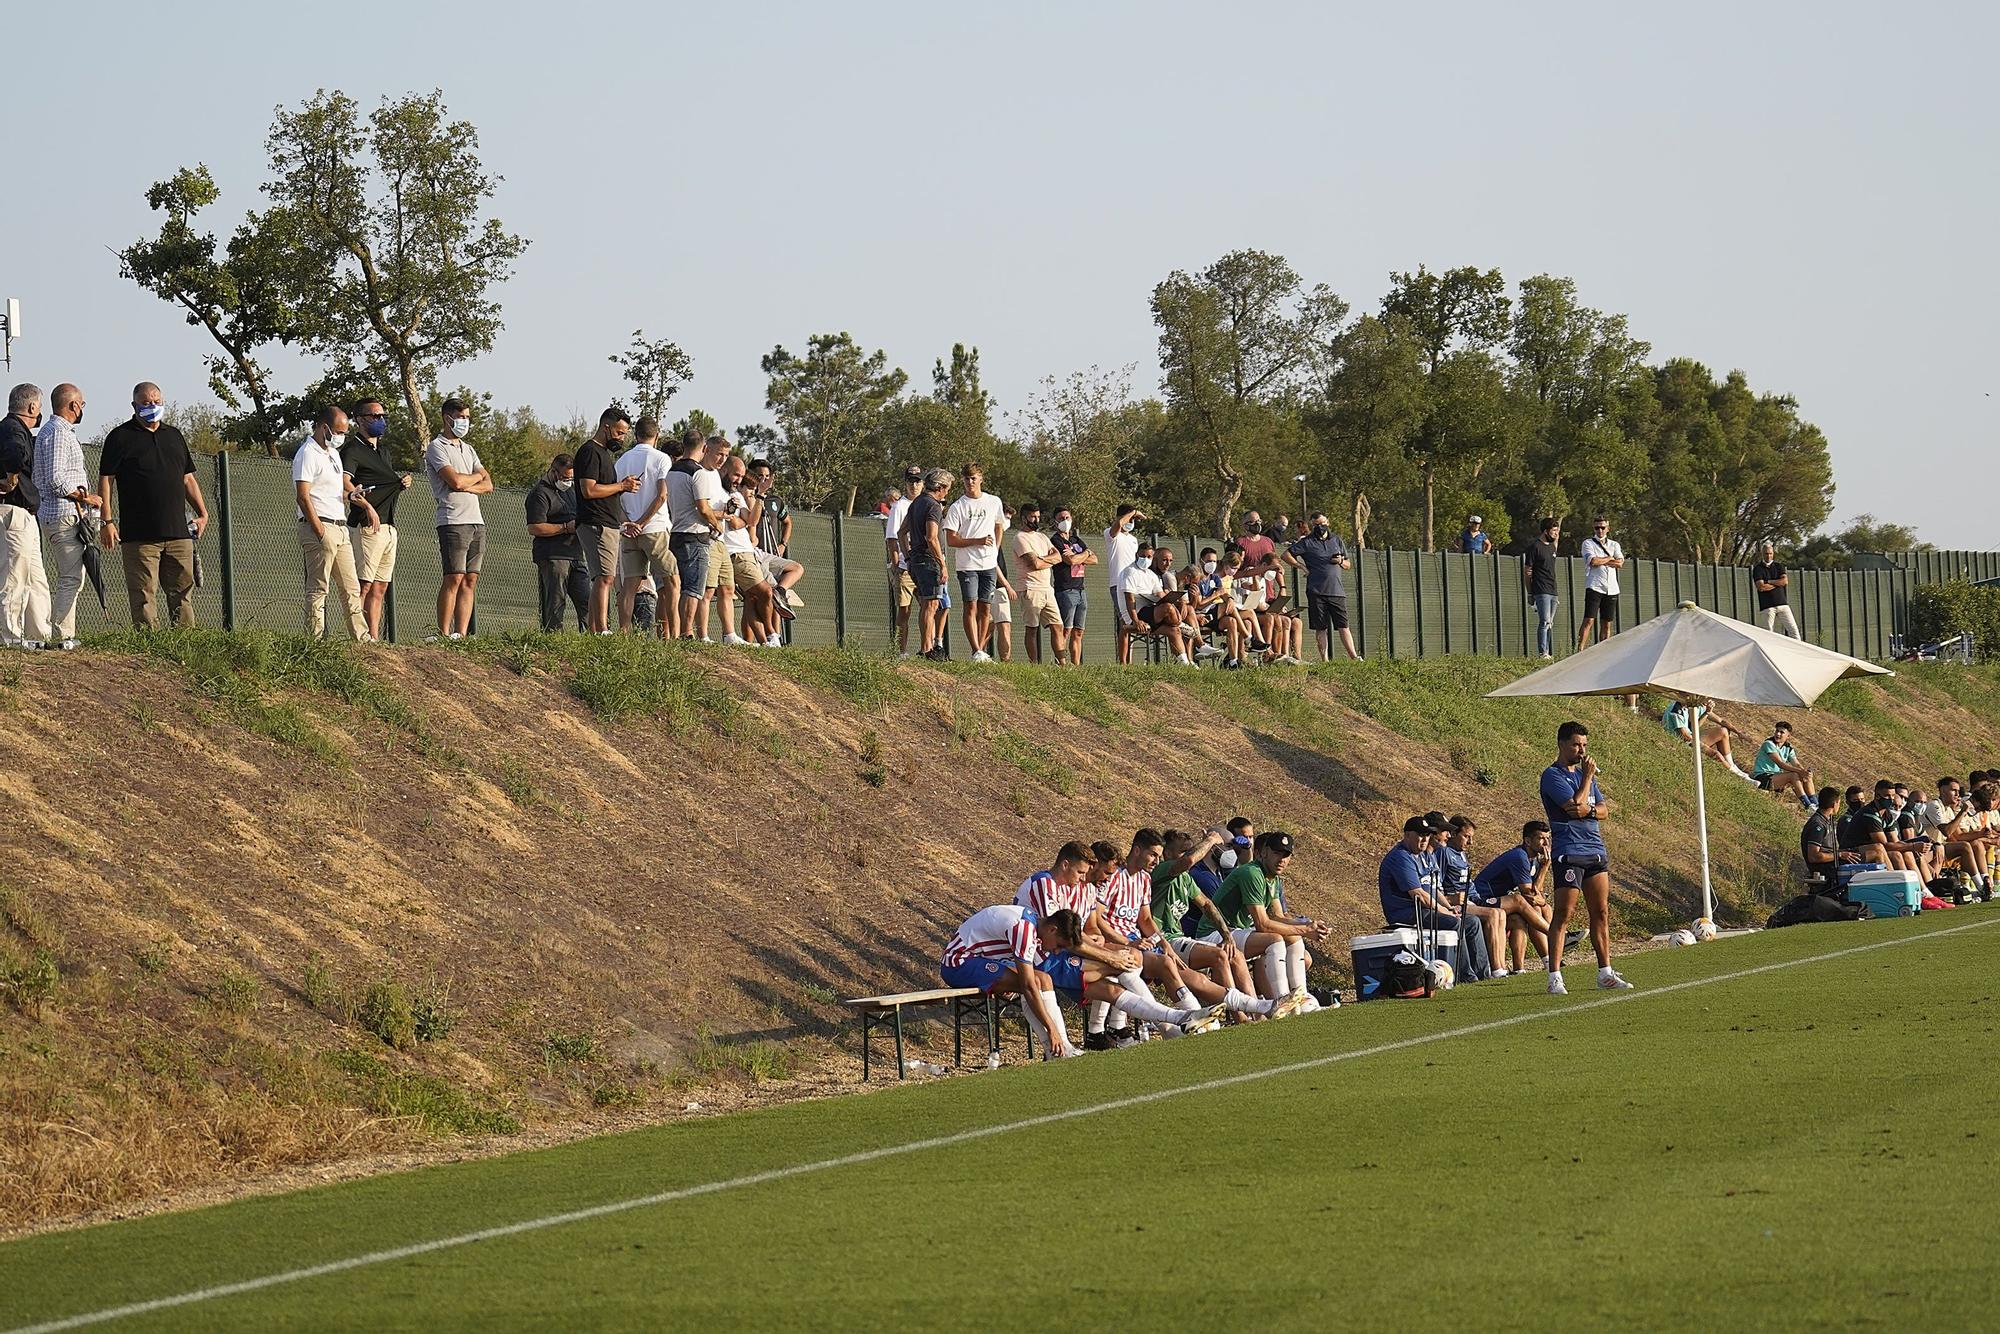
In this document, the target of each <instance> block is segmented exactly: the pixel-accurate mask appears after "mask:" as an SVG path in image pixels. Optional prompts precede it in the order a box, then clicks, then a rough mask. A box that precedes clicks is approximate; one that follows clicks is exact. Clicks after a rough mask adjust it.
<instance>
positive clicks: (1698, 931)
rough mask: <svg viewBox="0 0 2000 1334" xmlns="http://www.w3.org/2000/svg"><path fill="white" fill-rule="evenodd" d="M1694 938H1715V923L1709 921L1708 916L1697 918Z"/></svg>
mask: <svg viewBox="0 0 2000 1334" xmlns="http://www.w3.org/2000/svg"><path fill="white" fill-rule="evenodd" d="M1694 938H1695V939H1696V940H1714V939H1715V923H1713V922H1711V921H1709V920H1708V919H1707V918H1706V917H1697V918H1695V921H1694Z"/></svg>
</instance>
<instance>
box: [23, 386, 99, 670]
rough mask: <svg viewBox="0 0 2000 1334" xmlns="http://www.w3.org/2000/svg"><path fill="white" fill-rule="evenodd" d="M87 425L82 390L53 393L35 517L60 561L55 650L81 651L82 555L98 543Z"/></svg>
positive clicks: (40, 454)
mask: <svg viewBox="0 0 2000 1334" xmlns="http://www.w3.org/2000/svg"><path fill="white" fill-rule="evenodd" d="M82 420H83V391H82V390H81V389H78V388H77V387H76V386H75V385H73V384H59V385H57V386H56V387H55V388H54V389H53V390H51V391H50V392H49V412H48V416H47V418H46V419H45V420H44V421H43V422H42V429H41V430H40V431H39V432H38V433H37V434H36V436H35V489H36V490H37V491H39V492H41V495H42V508H41V512H40V513H39V514H38V515H37V516H36V517H37V518H39V519H40V520H41V525H42V531H43V532H44V533H46V534H48V539H49V547H50V548H51V549H52V550H53V551H54V552H55V557H56V591H55V599H54V601H53V602H51V603H50V605H49V637H50V639H51V641H53V642H55V644H56V647H58V648H60V649H64V650H69V649H73V648H75V647H77V638H76V599H77V595H78V594H79V593H80V592H82V591H83V553H84V550H85V548H86V547H87V546H88V545H89V544H91V543H94V542H95V541H96V540H97V539H96V536H95V532H96V529H95V526H94V525H93V526H88V527H87V526H85V524H84V519H83V516H84V515H86V514H91V515H92V517H93V518H95V515H94V514H93V511H95V510H96V509H97V503H98V502H97V494H96V493H95V492H93V491H92V490H91V489H90V474H89V473H88V472H86V471H84V467H83V446H82V445H80V444H78V443H77V439H76V428H77V424H78V423H79V422H81V421H82Z"/></svg>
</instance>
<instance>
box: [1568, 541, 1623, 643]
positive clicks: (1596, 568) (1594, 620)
mask: <svg viewBox="0 0 2000 1334" xmlns="http://www.w3.org/2000/svg"><path fill="white" fill-rule="evenodd" d="M1580 552H1581V554H1582V556H1583V561H1584V573H1583V624H1582V625H1581V626H1579V627H1578V628H1577V632H1576V647H1577V651H1578V652H1579V653H1581V652H1582V651H1583V650H1584V648H1585V647H1586V646H1587V645H1589V643H1590V632H1591V629H1592V627H1595V628H1596V630H1597V637H1598V638H1599V639H1609V638H1611V636H1612V635H1613V634H1614V633H1615V632H1616V631H1617V629H1618V571H1620V570H1622V569H1624V568H1625V548H1623V547H1621V546H1619V545H1618V543H1617V542H1616V541H1615V540H1613V538H1612V536H1611V520H1609V519H1607V518H1605V517H1604V516H1603V515H1602V514H1600V515H1598V516H1597V518H1596V520H1595V521H1594V522H1592V524H1591V532H1590V536H1589V537H1586V538H1584V539H1583V546H1582V547H1581V548H1580Z"/></svg>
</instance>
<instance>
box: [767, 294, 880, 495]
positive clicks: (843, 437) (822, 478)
mask: <svg viewBox="0 0 2000 1334" xmlns="http://www.w3.org/2000/svg"><path fill="white" fill-rule="evenodd" d="M760 364H761V365H762V367H763V370H764V374H765V375H766V376H768V377H769V381H768V383H767V385H766V387H765V391H764V406H765V407H766V408H768V409H770V410H771V412H772V413H773V414H774V415H775V416H776V417H777V419H778V429H779V430H780V431H781V432H782V433H783V435H784V447H783V449H782V450H780V451H779V458H778V460H777V462H778V465H779V466H780V467H782V468H783V469H784V471H785V475H786V476H787V477H789V478H790V479H791V487H792V500H793V503H794V504H797V505H799V506H801V507H804V508H808V509H823V508H825V507H827V506H828V505H830V504H833V503H836V502H839V503H841V504H842V505H843V506H844V507H845V510H846V512H847V513H849V514H852V513H853V512H854V499H855V494H856V492H857V490H858V489H859V486H860V479H861V478H863V477H865V476H868V475H871V474H872V473H874V472H878V471H879V470H880V468H881V466H882V464H881V458H880V455H881V445H882V424H883V418H884V416H885V414H886V413H887V411H888V408H889V405H890V404H891V403H893V402H895V401H896V398H897V396H898V395H899V394H901V393H902V392H903V387H904V386H905V385H906V384H908V383H909V378H910V377H909V376H908V375H906V374H905V373H904V372H903V371H901V370H898V369H894V368H891V367H890V366H889V358H888V355H887V354H886V353H884V352H881V351H879V350H878V351H876V352H873V353H864V352H862V350H861V347H860V345H859V344H858V343H856V342H855V341H854V339H853V337H852V336H851V335H849V334H846V333H838V334H814V335H812V337H811V338H810V339H809V340H808V341H807V344H806V352H805V355H804V356H796V355H794V354H793V353H791V352H789V351H787V350H786V349H785V347H784V346H783V345H782V344H780V345H779V346H777V347H775V348H773V349H771V351H770V352H769V353H768V354H766V355H765V357H764V358H763V360H762V362H761V363H760Z"/></svg>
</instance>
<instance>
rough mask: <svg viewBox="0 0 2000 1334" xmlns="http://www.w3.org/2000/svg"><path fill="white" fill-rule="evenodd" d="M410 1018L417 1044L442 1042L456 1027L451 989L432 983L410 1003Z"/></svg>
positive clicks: (456, 1020)
mask: <svg viewBox="0 0 2000 1334" xmlns="http://www.w3.org/2000/svg"><path fill="white" fill-rule="evenodd" d="M410 1018H411V1020H412V1023H413V1025H414V1031H415V1032H416V1035H417V1041H419V1042H442V1041H444V1040H445V1039H446V1038H448V1037H450V1036H451V1031H452V1030H453V1029H454V1028H457V1027H458V1016H457V1015H456V1014H455V1013H453V1012H452V1008H451V988H449V987H447V986H445V985H444V984H443V983H439V982H433V983H432V984H431V985H430V988H429V989H428V990H426V991H425V992H424V993H423V994H422V995H421V996H418V997H417V998H416V999H415V1000H413V1001H411V1002H410Z"/></svg>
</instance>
